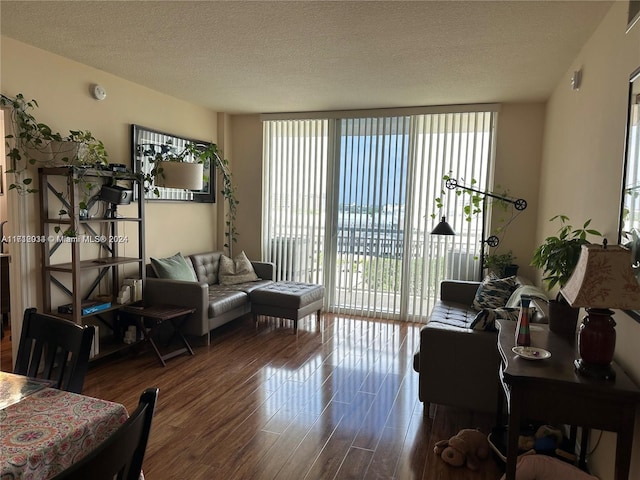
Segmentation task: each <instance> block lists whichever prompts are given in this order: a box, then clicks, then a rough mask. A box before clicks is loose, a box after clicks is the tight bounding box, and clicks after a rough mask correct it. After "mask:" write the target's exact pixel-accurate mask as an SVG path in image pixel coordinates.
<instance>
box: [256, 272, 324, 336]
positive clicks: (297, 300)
mask: <svg viewBox="0 0 640 480" xmlns="http://www.w3.org/2000/svg"><path fill="white" fill-rule="evenodd" d="M249 296H250V298H251V312H252V313H253V317H254V319H256V320H257V319H258V315H268V316H271V317H278V318H287V319H289V320H293V329H294V330H297V329H298V320H300V319H301V318H303V317H306V316H307V315H309V314H310V313H313V312H316V314H317V318H318V321H320V311H321V310H322V304H323V302H324V287H323V286H322V285H316V284H313V283H300V282H275V283H271V284H269V285H266V286H264V287H260V288H257V289H255V290H252V291H251V292H250V293H249Z"/></svg>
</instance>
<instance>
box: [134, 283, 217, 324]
mask: <svg viewBox="0 0 640 480" xmlns="http://www.w3.org/2000/svg"><path fill="white" fill-rule="evenodd" d="M143 298H144V302H145V303H148V304H150V305H153V304H156V305H161V304H168V305H178V306H181V307H192V308H195V309H196V311H195V312H194V313H193V314H192V315H191V317H189V319H188V320H187V324H185V331H187V332H188V333H192V334H194V335H207V334H208V333H209V311H208V310H209V285H208V284H207V283H205V282H189V281H185V280H168V279H165V278H147V280H146V282H145V285H144V297H143Z"/></svg>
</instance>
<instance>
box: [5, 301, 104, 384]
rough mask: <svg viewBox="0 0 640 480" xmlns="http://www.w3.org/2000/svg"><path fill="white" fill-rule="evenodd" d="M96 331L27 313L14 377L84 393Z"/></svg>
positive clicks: (47, 316) (31, 310)
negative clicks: (25, 377)
mask: <svg viewBox="0 0 640 480" xmlns="http://www.w3.org/2000/svg"><path fill="white" fill-rule="evenodd" d="M94 333H95V328H94V327H84V328H83V327H81V326H80V325H76V324H75V323H73V322H70V321H68V320H63V319H61V318H58V317H54V316H53V315H46V314H44V313H38V312H37V311H36V309H35V308H28V309H27V310H25V312H24V319H23V322H22V333H21V334H20V343H19V344H18V355H17V357H16V365H15V368H14V369H13V371H14V373H18V374H20V375H26V376H28V377H33V378H45V379H48V380H52V381H54V382H55V384H54V385H53V386H54V387H55V388H59V389H61V390H66V391H68V392H74V393H81V392H82V385H83V384H84V377H85V375H86V373H87V368H88V366H89V354H90V352H91V341H92V340H93V336H94Z"/></svg>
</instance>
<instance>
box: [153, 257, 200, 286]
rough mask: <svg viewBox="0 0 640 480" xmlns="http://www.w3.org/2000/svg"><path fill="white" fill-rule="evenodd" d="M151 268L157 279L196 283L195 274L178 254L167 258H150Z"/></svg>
mask: <svg viewBox="0 0 640 480" xmlns="http://www.w3.org/2000/svg"><path fill="white" fill-rule="evenodd" d="M151 267H152V268H153V271H154V272H155V273H156V275H157V276H158V278H166V279H170V280H188V281H191V282H195V281H197V278H196V272H194V271H193V267H192V266H191V265H189V262H187V260H186V259H185V258H184V257H183V256H182V254H181V253H180V252H178V253H176V254H175V255H174V256H173V257H168V258H153V257H151Z"/></svg>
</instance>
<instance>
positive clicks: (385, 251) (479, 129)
mask: <svg viewBox="0 0 640 480" xmlns="http://www.w3.org/2000/svg"><path fill="white" fill-rule="evenodd" d="M494 116H495V114H494V113H492V112H455V113H437V114H420V115H415V114H414V115H400V116H380V117H363V118H335V119H320V120H303V121H301V120H269V121H265V122H264V142H265V143H264V171H265V177H264V189H263V192H264V202H263V206H264V210H263V231H264V232H265V235H264V238H263V257H264V258H265V259H266V260H269V261H273V262H275V263H276V265H277V266H278V267H277V278H278V279H282V280H293V281H304V282H318V283H323V284H324V285H325V287H326V301H327V305H326V307H327V309H328V310H330V311H334V312H338V313H355V314H359V315H364V316H372V317H384V318H402V319H412V320H417V321H420V320H422V319H424V318H426V316H427V315H428V313H429V311H430V310H431V307H432V305H433V302H434V301H435V298H436V296H437V288H438V285H439V283H440V281H441V280H442V279H444V278H461V279H469V278H474V279H475V278H477V277H478V275H479V272H478V264H479V261H478V255H479V251H480V243H479V241H480V238H479V235H480V231H481V224H480V218H479V217H478V216H476V217H474V218H471V219H470V221H468V222H467V221H465V220H464V215H462V209H463V206H462V200H461V199H460V198H458V197H457V196H456V195H455V194H453V193H452V194H450V195H449V194H448V192H444V193H445V196H446V198H445V197H443V196H442V189H443V188H444V187H443V181H442V179H443V176H444V175H446V174H452V175H457V176H458V177H459V178H462V179H465V180H468V181H471V179H473V181H477V182H478V183H477V184H476V185H478V186H479V187H481V188H484V187H486V182H487V179H488V172H489V166H490V164H491V158H492V149H491V145H492V139H493V123H494ZM438 197H441V198H442V199H444V200H442V201H443V204H444V205H443V207H444V208H445V209H446V210H445V211H444V212H436V202H435V199H436V198H438ZM442 214H446V215H447V216H448V219H449V220H450V223H452V225H453V226H454V229H456V231H457V232H458V233H459V235H457V236H456V237H436V236H431V235H430V234H429V232H430V231H431V229H432V228H433V226H434V224H435V222H436V221H437V220H438V217H439V216H440V215H442ZM480 217H481V216H480Z"/></svg>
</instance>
